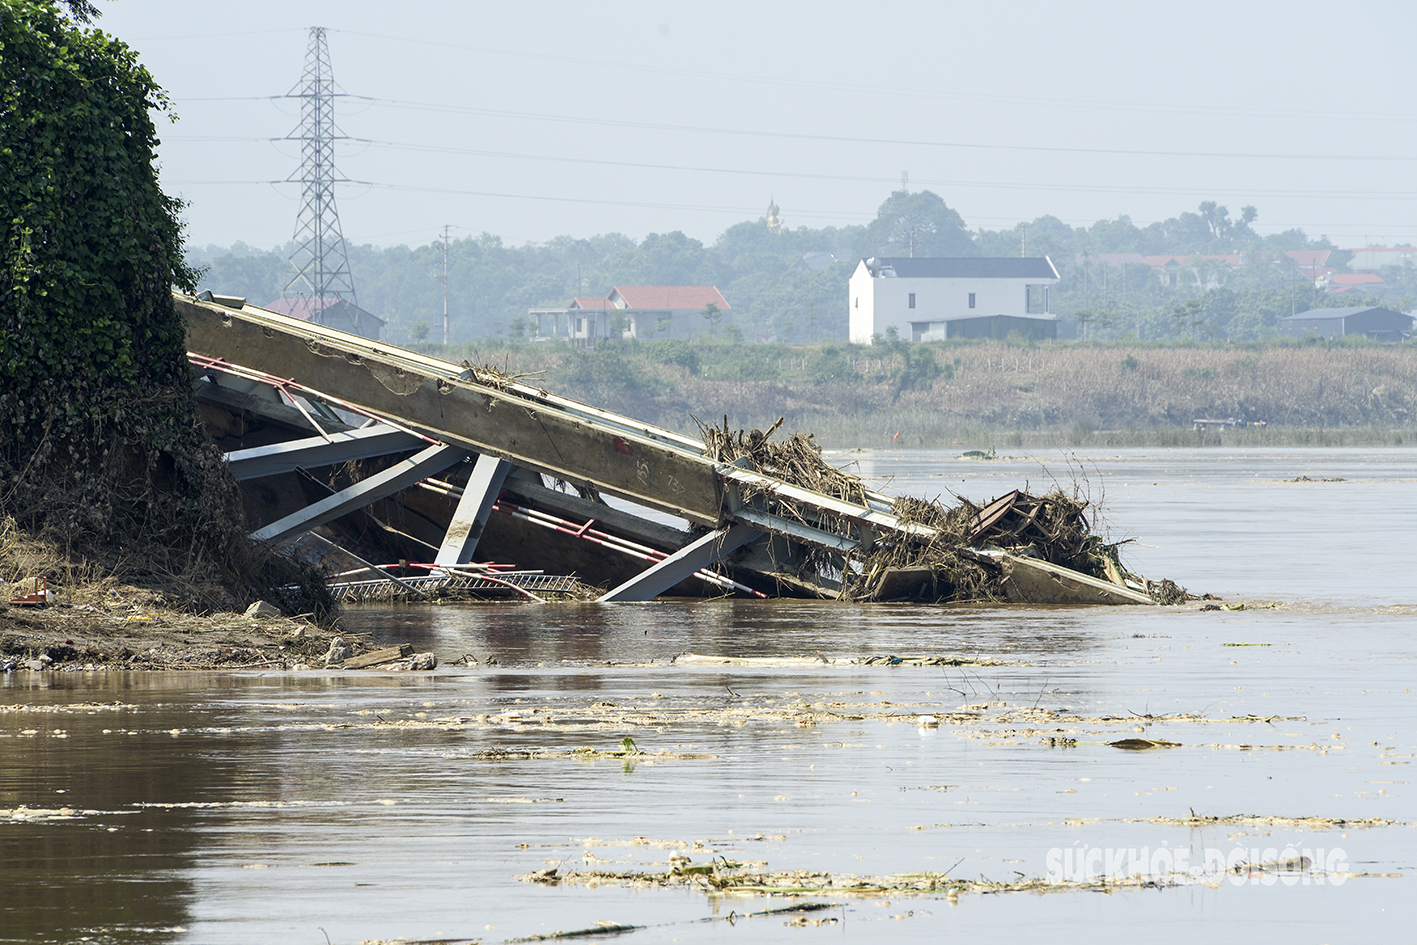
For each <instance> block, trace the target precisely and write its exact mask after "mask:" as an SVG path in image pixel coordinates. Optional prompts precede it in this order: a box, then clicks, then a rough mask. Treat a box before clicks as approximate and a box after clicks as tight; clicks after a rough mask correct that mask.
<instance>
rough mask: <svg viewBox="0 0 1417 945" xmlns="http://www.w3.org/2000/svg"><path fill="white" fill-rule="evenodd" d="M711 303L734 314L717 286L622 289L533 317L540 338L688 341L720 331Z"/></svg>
mask: <svg viewBox="0 0 1417 945" xmlns="http://www.w3.org/2000/svg"><path fill="white" fill-rule="evenodd" d="M710 304H712V305H713V306H714V307H715V308H717V309H718V310H719V311H720V312H723V313H724V314H725V315H727V314H729V313H730V312H731V311H732V309H731V308H730V307H729V305H728V300H727V299H725V298H724V297H723V294H722V293H721V292H719V291H718V289H716V288H715V287H713V286H711V285H617V286H616V287H615V288H613V289H611V290H610V293H609V294H608V295H606V296H605V298H587V297H577V298H574V299H572V300H571V303H570V304H569V305H567V306H566V307H565V308H534V309H531V310H530V311H528V312H527V316H528V317H529V318H531V319H532V320H533V321H534V322H535V324H536V335H537V337H538V338H540V339H549V338H564V339H566V340H568V341H577V342H586V343H592V344H593V343H594V342H596V341H597V340H600V339H604V338H611V337H617V338H618V337H624V338H638V339H641V340H648V339H661V338H686V339H687V338H697V337H698V336H699V335H702V334H704V333H705V332H707V331H709V330H711V329H712V328H713V327H714V326H712V325H711V324H710V323H709V321H708V319H706V318H705V317H704V309H706V308H708V306H709V305H710ZM548 322H549V324H548Z"/></svg>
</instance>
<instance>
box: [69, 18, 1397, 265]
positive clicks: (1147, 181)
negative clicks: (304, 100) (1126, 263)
mask: <svg viewBox="0 0 1417 945" xmlns="http://www.w3.org/2000/svg"><path fill="white" fill-rule="evenodd" d="M99 7H100V10H101V12H102V17H101V18H100V19H98V20H97V21H96V22H95V23H94V24H93V25H94V26H96V27H97V28H99V29H102V30H104V31H106V32H109V33H113V34H114V35H116V36H118V37H119V38H120V39H123V40H124V41H125V42H127V43H129V44H130V45H131V46H133V47H134V48H135V49H136V50H137V52H138V54H139V57H140V59H141V61H142V62H143V63H145V64H146V65H147V67H148V69H149V70H150V71H151V72H152V73H153V75H154V77H155V78H156V80H157V81H158V83H159V84H160V85H161V86H163V87H164V88H165V89H166V90H167V91H168V93H169V95H170V96H171V98H172V100H173V103H174V106H175V111H176V112H177V113H178V114H179V115H180V116H181V120H180V121H179V122H178V123H177V124H175V125H168V124H166V123H165V122H163V123H161V124H160V131H159V133H160V135H161V137H162V139H163V144H162V146H161V149H160V152H159V153H160V163H161V166H162V177H163V183H164V187H165V188H166V189H167V190H168V192H169V193H172V194H174V195H178V196H181V197H183V198H184V199H186V200H187V201H189V204H190V205H189V206H188V208H187V211H186V219H187V220H188V223H189V230H188V234H187V238H188V243H189V244H190V245H192V246H204V245H208V244H216V245H223V246H225V245H231V244H233V243H235V242H237V241H238V240H239V241H242V242H245V243H248V244H251V245H253V246H258V247H271V246H279V245H282V244H284V243H285V242H286V241H287V240H288V239H290V237H291V234H292V231H293V228H294V224H295V216H296V212H297V210H298V207H299V202H298V201H299V185H298V184H295V183H275V182H280V181H285V180H286V179H287V178H289V177H290V176H291V175H292V174H293V173H294V172H295V170H296V168H297V167H298V165H299V146H298V143H297V142H294V141H289V140H272V139H281V138H284V137H285V136H286V135H289V134H292V133H293V132H294V130H295V129H296V128H297V126H298V124H299V107H298V106H299V103H298V101H296V100H293V99H287V98H281V97H280V96H284V95H285V94H286V93H288V92H290V91H292V90H293V89H295V87H297V86H298V84H299V81H300V77H301V72H302V69H303V66H304V61H305V53H306V48H307V45H308V28H309V27H310V26H312V25H319V26H323V27H325V28H326V29H327V30H328V31H329V32H328V37H329V46H330V54H331V60H332V63H333V68H334V75H335V79H336V82H337V83H338V85H339V87H340V88H341V89H342V90H343V91H344V92H345V93H348V95H349V96H350V97H347V98H341V99H339V100H338V101H337V103H336V121H337V123H338V125H339V126H340V128H341V130H342V131H343V133H344V134H345V135H347V136H349V137H350V138H351V139H354V140H350V141H345V142H341V143H340V145H339V146H338V147H337V149H336V165H337V167H338V169H339V171H340V172H341V173H342V174H343V175H344V176H346V177H348V178H350V179H351V180H352V181H357V182H361V183H349V184H345V185H342V186H341V188H340V189H339V191H338V192H337V200H338V205H339V210H340V216H341V222H342V225H343V230H344V235H345V238H346V239H347V240H348V241H349V242H350V243H352V244H366V243H367V244H373V245H376V246H392V245H398V244H409V245H422V244H425V243H428V242H430V241H432V240H433V239H435V238H437V237H438V235H439V234H440V233H441V231H442V228H443V226H444V225H445V224H446V225H449V226H451V227H452V230H451V232H452V234H453V236H454V237H460V236H468V235H476V234H478V233H482V232H488V233H492V234H495V235H498V236H501V237H502V238H503V239H505V240H506V241H507V242H509V243H513V244H516V243H523V242H545V241H547V240H550V239H552V238H554V237H557V236H563V235H569V236H573V237H587V236H592V235H595V234H599V233H610V232H621V233H625V234H627V235H629V236H632V237H634V238H635V239H637V240H638V239H642V238H643V237H644V236H645V235H646V234H648V233H651V232H661V233H662V232H668V231H672V230H682V231H684V232H685V233H687V234H688V235H690V236H692V237H695V238H697V239H700V240H703V241H704V242H711V241H712V240H714V239H715V238H716V237H717V235H718V234H719V233H720V232H722V231H723V230H724V229H726V228H727V227H728V226H731V225H732V224H734V223H736V222H739V221H742V220H745V219H756V218H757V217H759V216H761V215H762V214H763V212H764V210H765V209H766V207H767V204H768V202H769V200H770V199H772V200H776V202H777V203H778V204H779V205H780V206H781V207H782V216H783V219H784V222H785V223H786V225H787V226H789V227H798V226H811V227H823V226H844V225H851V224H864V223H867V222H869V221H870V220H871V219H873V218H874V216H875V214H876V210H877V208H878V207H879V206H880V204H881V202H882V201H883V200H884V199H885V198H886V197H887V196H888V195H889V193H890V192H891V191H892V190H896V189H899V188H900V186H901V173H902V172H908V174H909V188H910V189H911V190H926V189H928V190H932V191H934V192H935V193H937V194H939V195H940V196H941V197H943V198H944V200H945V201H946V203H948V204H949V205H950V206H951V207H952V208H954V209H955V210H957V211H958V212H959V213H960V214H961V215H962V216H963V217H964V220H965V222H966V223H967V225H968V226H970V227H971V228H975V229H977V228H984V229H1003V228H1009V227H1012V226H1013V225H1015V224H1016V223H1020V222H1028V221H1031V220H1033V219H1035V218H1036V217H1039V216H1042V215H1044V214H1051V215H1054V216H1057V217H1059V218H1061V219H1063V220H1064V221H1065V222H1067V223H1070V224H1072V225H1074V226H1077V225H1088V224H1091V223H1093V222H1096V221H1097V220H1103V219H1114V218H1116V217H1117V216H1119V215H1127V216H1129V217H1131V219H1132V220H1133V222H1135V223H1136V224H1137V225H1139V226H1144V225H1146V224H1148V223H1151V222H1155V221H1157V220H1162V219H1165V218H1168V217H1172V216H1175V215H1176V214H1178V213H1180V212H1182V211H1188V210H1194V209H1195V208H1196V205H1197V204H1198V203H1199V202H1200V201H1203V200H1215V201H1218V202H1219V203H1221V204H1224V205H1226V206H1227V207H1229V208H1230V210H1231V213H1232V215H1235V216H1238V214H1239V210H1240V207H1242V206H1244V205H1246V204H1253V205H1254V206H1256V207H1258V209H1259V219H1258V220H1257V221H1256V223H1255V224H1254V228H1255V230H1256V231H1258V232H1259V233H1261V234H1269V233H1274V232H1278V231H1281V230H1287V229H1291V228H1300V229H1303V230H1304V231H1305V232H1306V233H1308V235H1310V236H1312V237H1317V236H1320V235H1326V236H1328V238H1329V239H1331V240H1333V241H1334V243H1336V244H1337V245H1339V246H1359V245H1364V244H1368V243H1371V244H1388V245H1395V244H1400V243H1406V242H1413V241H1417V187H1414V186H1413V184H1412V182H1411V178H1412V170H1413V166H1414V164H1417V148H1414V143H1417V115H1414V114H1413V112H1412V110H1411V108H1410V107H1408V106H1405V105H1404V99H1403V97H1402V96H1403V93H1404V92H1405V90H1406V88H1407V86H1408V80H1409V77H1410V68H1409V67H1408V66H1407V65H1406V52H1407V50H1406V48H1405V47H1406V46H1407V39H1408V37H1410V36H1411V35H1413V33H1414V29H1413V28H1414V27H1417V7H1414V6H1413V5H1411V4H1398V3H1393V2H1371V3H1358V4H1349V5H1346V6H1342V7H1335V6H1332V5H1328V4H1318V3H1288V4H1244V5H1241V4H1221V3H1215V2H1200V3H1196V4H1192V5H1190V6H1188V8H1187V9H1186V11H1185V13H1184V15H1179V14H1178V13H1177V12H1176V8H1174V7H1160V8H1152V7H1142V6H1134V5H1122V4H1112V3H1100V2H1084V3H1080V4H1074V5H1071V6H1070V7H1068V8H1067V9H1066V10H1061V9H1060V8H1059V7H1057V6H1056V5H1052V4H1043V3H1025V4H1010V5H1007V6H1003V5H978V6H967V7H966V6H963V5H961V6H959V7H958V8H950V7H945V6H944V5H939V4H924V3H906V4H900V5H897V6H895V7H893V8H892V9H891V10H890V11H889V12H888V13H887V12H878V13H874V14H872V13H868V12H866V11H864V10H863V9H862V8H860V7H858V6H856V5H852V4H845V3H835V2H833V3H826V4H815V5H810V6H809V5H806V4H790V5H789V4H776V5H761V4H758V5H750V4H747V3H743V2H741V0H730V2H725V3H719V4H716V5H713V6H711V7H709V6H703V5H694V4H685V3H663V2H659V3H651V2H625V3H616V4H612V5H598V6H590V5H586V4H580V3H572V2H566V0H553V2H548V3H542V4H538V5H537V6H536V7H535V8H534V12H531V13H530V14H529V11H530V10H531V9H532V8H527V7H511V6H508V5H492V4H487V5H483V4H479V5H476V6H473V5H469V4H450V3H428V4H419V5H416V6H411V7H408V8H404V9H405V10H406V11H407V13H410V14H414V15H413V16H403V17H391V16H390V15H389V7H388V6H387V5H385V4H375V3H371V2H368V0H349V2H344V3H338V4H336V3H329V2H306V0H295V2H284V3H274V2H271V0H252V2H246V3H242V4H240V5H221V6H217V5H212V6H207V5H197V6H190V5H188V6H183V7H174V5H172V4H169V3H158V2H156V0H103V2H100V4H99ZM174 11H180V18H178V17H177V16H175V15H174ZM1060 12H1061V13H1062V14H1064V15H1059V13H1060Z"/></svg>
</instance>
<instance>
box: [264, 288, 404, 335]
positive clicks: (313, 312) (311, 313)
mask: <svg viewBox="0 0 1417 945" xmlns="http://www.w3.org/2000/svg"><path fill="white" fill-rule="evenodd" d="M261 307H262V308H264V309H265V310H266V311H268V312H275V313H277V314H279V315H288V316H289V317H291V318H298V319H300V320H301V321H302V322H314V323H315V324H317V325H323V326H325V327H326V328H334V329H336V330H337V331H347V332H349V333H350V334H351V335H360V336H362V337H364V338H371V339H374V340H378V338H379V335H380V333H381V332H382V331H383V330H384V324H385V322H384V320H383V319H382V318H380V317H379V316H377V315H373V314H371V313H369V312H366V311H364V309H362V308H360V307H359V306H358V305H355V304H354V303H353V302H350V301H347V300H345V299H339V298H329V299H276V300H275V301H274V302H267V303H266V304H265V305H263V306H261Z"/></svg>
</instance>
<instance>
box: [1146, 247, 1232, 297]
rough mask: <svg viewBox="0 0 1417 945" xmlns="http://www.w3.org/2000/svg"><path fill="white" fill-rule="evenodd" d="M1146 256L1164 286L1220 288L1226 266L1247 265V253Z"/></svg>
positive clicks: (1147, 261)
mask: <svg viewBox="0 0 1417 945" xmlns="http://www.w3.org/2000/svg"><path fill="white" fill-rule="evenodd" d="M1142 260H1143V262H1145V263H1146V264H1147V265H1148V266H1150V267H1151V271H1152V272H1154V273H1156V277H1157V278H1158V279H1160V280H1161V284H1162V285H1164V286H1177V285H1182V284H1184V285H1194V286H1199V287H1200V288H1202V289H1215V288H1218V287H1219V286H1220V284H1221V280H1220V271H1221V270H1222V269H1239V268H1240V267H1241V266H1243V265H1245V256H1244V254H1243V253H1203V254H1193V255H1189V256H1179V255H1174V254H1173V255H1165V256H1144V257H1142ZM1187 277H1189V278H1187Z"/></svg>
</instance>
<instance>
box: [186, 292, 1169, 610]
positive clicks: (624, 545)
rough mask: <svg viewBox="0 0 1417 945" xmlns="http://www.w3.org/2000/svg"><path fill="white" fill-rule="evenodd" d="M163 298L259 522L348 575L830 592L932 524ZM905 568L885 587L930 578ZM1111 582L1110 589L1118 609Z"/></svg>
mask: <svg viewBox="0 0 1417 945" xmlns="http://www.w3.org/2000/svg"><path fill="white" fill-rule="evenodd" d="M176 304H177V307H178V309H179V311H180V312H181V313H182V314H183V315H184V316H185V318H186V320H187V325H188V349H189V360H190V361H191V362H192V364H193V366H194V370H195V372H196V375H197V381H196V390H197V394H198V400H199V404H200V406H201V409H202V413H203V417H204V419H205V420H206V421H207V423H208V426H209V428H210V429H211V430H212V433H213V436H214V438H215V439H217V441H218V443H219V444H221V445H222V446H223V448H224V449H226V450H227V457H228V459H229V461H230V464H231V468H232V472H233V473H234V474H235V475H236V477H237V478H238V479H239V480H241V482H242V484H243V487H244V489H245V495H246V498H247V513H248V517H249V518H251V519H252V520H253V521H257V522H261V523H262V524H261V525H260V526H259V527H258V528H257V529H256V530H255V531H254V532H253V537H256V538H258V539H265V540H271V541H298V540H301V536H305V535H315V536H317V537H318V539H319V541H317V542H307V543H306V544H307V545H308V546H310V547H315V546H318V547H320V548H325V549H326V550H328V548H327V546H329V545H333V546H334V547H335V548H337V549H341V550H344V551H345V552H346V553H347V556H348V558H349V560H350V561H351V562H352V563H355V564H357V567H353V568H351V569H350V571H349V572H348V573H349V574H356V573H361V572H362V573H366V574H369V575H382V576H383V577H384V578H387V577H389V576H390V575H391V574H392V573H394V572H395V571H397V573H398V574H399V576H400V577H403V578H407V577H408V575H409V574H411V573H414V572H417V571H418V570H419V569H421V573H422V574H423V577H422V578H420V580H425V581H437V580H445V581H453V580H460V581H462V582H463V583H464V584H466V583H467V582H468V581H469V580H470V579H476V580H477V581H481V582H483V583H486V582H492V584H493V586H496V585H497V584H498V582H500V584H502V585H505V586H506V587H509V588H512V589H516V590H518V592H519V593H522V594H523V596H534V594H532V593H530V592H528V591H527V590H526V589H527V588H528V587H529V586H530V585H531V584H535V583H539V584H541V585H542V586H545V584H546V581H547V580H548V579H549V577H550V576H551V575H568V574H576V575H578V576H580V577H581V578H582V579H583V580H585V581H587V582H589V583H590V584H594V585H596V586H599V587H610V588H612V590H610V591H608V592H605V593H603V594H599V595H598V599H600V600H602V601H606V602H610V601H631V600H648V599H651V598H653V597H655V596H657V595H659V594H663V593H669V592H674V593H684V594H722V593H725V592H730V593H741V594H749V595H754V596H759V597H762V596H770V595H781V594H790V595H801V596H819V597H832V596H838V595H842V594H843V593H844V592H845V591H846V590H847V588H848V586H849V585H851V584H852V583H853V582H855V581H857V580H859V578H860V556H861V555H862V554H863V553H866V552H869V551H870V550H871V549H873V548H875V547H877V546H879V545H881V544H883V543H884V544H893V545H900V546H904V545H910V544H928V543H929V542H931V541H932V540H934V539H935V538H936V537H938V535H939V533H938V531H937V529H935V528H933V527H931V526H929V525H926V524H922V523H920V522H909V521H904V520H902V519H901V518H899V517H898V516H896V515H895V514H893V512H892V508H893V502H894V500H893V499H892V498H891V497H889V496H886V495H884V494H880V493H876V492H871V491H869V490H866V491H863V492H861V493H860V495H859V498H860V499H861V501H849V500H847V499H843V498H840V497H837V496H833V495H827V494H824V493H821V492H816V491H814V490H812V489H809V488H804V487H803V486H801V485H797V484H794V483H792V482H788V481H786V480H784V479H781V478H777V477H775V476H773V475H771V474H769V473H766V472H764V471H762V470H760V469H758V468H755V464H754V463H752V462H751V461H749V460H748V459H746V458H743V459H739V460H738V461H736V462H721V461H717V460H715V459H713V458H711V457H710V456H709V455H707V452H706V448H705V444H704V442H702V441H700V440H694V439H691V438H689V437H685V436H681V435H679V434H677V433H674V432H672V431H669V430H665V429H661V428H658V427H655V426H652V425H650V424H646V423H643V422H641V421H637V420H634V419H632V418H630V417H626V416H623V415H620V414H615V413H612V412H609V411H604V410H599V409H597V408H595V407H592V406H589V405H586V404H582V403H578V402H576V401H573V400H570V399H567V398H563V397H558V396H556V395H554V394H552V393H550V392H548V391H546V390H542V389H539V388H536V387H532V386H529V385H526V384H522V383H520V382H518V381H517V380H516V379H515V378H511V377H507V376H505V375H502V374H500V373H498V372H496V371H494V370H491V369H487V368H475V367H471V366H468V365H466V364H464V365H457V364H453V363H450V362H447V361H443V360H440V359H437V358H431V357H427V356H424V355H419V354H416V353H414V352H410V351H407V350H404V349H401V348H398V347H395V346H393V345H387V344H382V343H380V342H377V341H371V340H369V339H366V338H363V337H360V336H357V335H351V334H346V333H344V332H340V331H336V330H334V329H329V328H324V327H322V326H319V325H312V324H308V323H305V322H302V321H299V320H296V319H291V318H288V317H285V316H282V315H278V314H275V313H272V312H267V311H265V310H262V309H259V308H256V307H254V306H250V305H246V304H245V303H244V301H243V300H239V299H225V298H223V299H221V300H220V302H216V301H210V302H209V301H199V300H196V299H193V298H190V297H187V296H183V295H177V296H176ZM315 470H320V471H322V472H321V474H320V475H315V474H314V472H313V471H315ZM610 500H614V503H613V504H612V502H611V501H610ZM474 557H481V558H483V559H484V561H483V563H481V564H479V563H477V562H474V561H473V558H474ZM981 560H982V559H981ZM385 562H387V563H385ZM393 562H397V563H396V564H395V563H393ZM498 562H502V563H498ZM505 562H516V567H515V568H511V567H510V566H509V565H507V564H505ZM917 578H918V579H917ZM917 578H912V579H911V580H914V581H915V583H914V584H910V582H909V581H907V582H906V583H907V584H909V586H908V587H904V589H903V590H902V587H901V580H900V578H899V576H898V575H897V576H896V579H895V580H894V583H890V582H883V583H882V586H886V585H887V584H889V586H891V587H893V588H895V589H896V590H898V591H901V595H900V596H910V595H911V594H912V593H916V590H918V588H920V587H925V586H926V585H927V584H928V585H929V586H931V587H933V586H934V582H935V577H934V576H932V575H929V574H925V575H924V576H923V577H921V576H917ZM420 586H424V587H426V583H425V584H424V585H420ZM912 589H916V590H912ZM1127 593H1128V592H1127V591H1126V589H1122V590H1121V591H1119V592H1118V594H1114V595H1113V597H1115V598H1118V599H1115V600H1109V601H1107V602H1133V601H1129V600H1126V599H1125V598H1126V596H1127ZM1135 596H1136V597H1139V598H1140V601H1136V602H1141V601H1145V602H1150V600H1149V599H1148V598H1146V597H1145V596H1144V595H1141V594H1136V595H1135Z"/></svg>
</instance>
